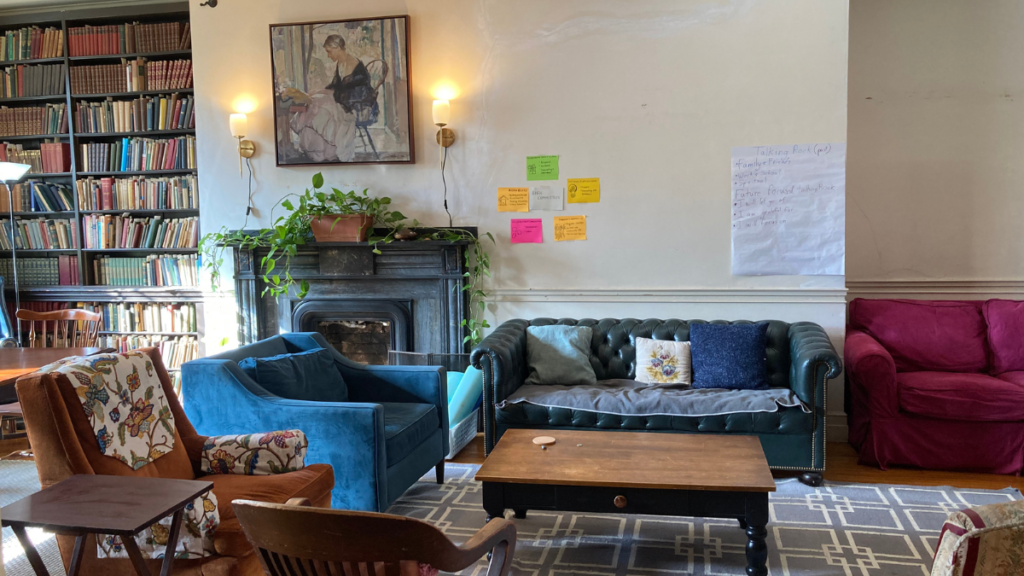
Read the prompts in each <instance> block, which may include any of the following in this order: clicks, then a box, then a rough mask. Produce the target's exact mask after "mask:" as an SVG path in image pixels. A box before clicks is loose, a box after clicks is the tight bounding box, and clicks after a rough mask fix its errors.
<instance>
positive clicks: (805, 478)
mask: <svg viewBox="0 0 1024 576" xmlns="http://www.w3.org/2000/svg"><path fill="white" fill-rule="evenodd" d="M823 480H824V479H823V478H822V476H821V472H804V473H803V474H801V475H800V481H801V482H803V483H804V484H807V485H808V486H814V487H815V488H816V487H818V486H821V483H822V481H823Z"/></svg>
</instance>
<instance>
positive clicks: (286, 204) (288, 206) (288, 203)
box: [281, 200, 295, 210]
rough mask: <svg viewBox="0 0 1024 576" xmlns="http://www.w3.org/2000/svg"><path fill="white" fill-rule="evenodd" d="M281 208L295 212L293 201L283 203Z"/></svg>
mask: <svg viewBox="0 0 1024 576" xmlns="http://www.w3.org/2000/svg"><path fill="white" fill-rule="evenodd" d="M281 206H284V207H285V209H286V210H295V206H294V205H293V204H292V201H291V200H285V201H284V202H281Z"/></svg>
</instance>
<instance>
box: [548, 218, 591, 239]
mask: <svg viewBox="0 0 1024 576" xmlns="http://www.w3.org/2000/svg"><path fill="white" fill-rule="evenodd" d="M586 239H587V217H586V216H555V242H564V241H566V240H586Z"/></svg>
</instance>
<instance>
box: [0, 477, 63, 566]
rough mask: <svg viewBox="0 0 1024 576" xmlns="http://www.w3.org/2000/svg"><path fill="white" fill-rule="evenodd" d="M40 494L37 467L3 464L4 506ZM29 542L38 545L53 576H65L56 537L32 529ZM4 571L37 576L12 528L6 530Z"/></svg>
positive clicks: (1, 495) (0, 495)
mask: <svg viewBox="0 0 1024 576" xmlns="http://www.w3.org/2000/svg"><path fill="white" fill-rule="evenodd" d="M38 491H39V474H37V473H36V463H35V462H32V461H30V460H0V506H6V505H8V504H10V503H12V502H17V501H18V500H21V499H22V498H24V497H25V496H28V495H29V494H34V493H36V492H38ZM27 532H28V537H29V539H31V540H32V543H33V544H35V547H36V550H38V551H39V555H40V556H42V557H43V563H45V564H46V567H47V568H48V569H49V571H50V576H64V563H63V562H61V559H60V550H59V549H58V548H57V541H56V540H55V539H54V538H53V534H51V533H48V532H44V531H43V530H39V529H35V528H29V529H28V530H27ZM3 542H4V544H3V546H4V569H5V570H6V571H7V576H35V572H33V571H32V566H31V565H30V564H29V563H28V559H27V558H25V550H24V549H22V547H21V544H19V543H18V538H17V537H16V536H15V535H14V532H13V531H11V529H10V528H4V529H3Z"/></svg>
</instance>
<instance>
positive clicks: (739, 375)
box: [690, 322, 768, 390]
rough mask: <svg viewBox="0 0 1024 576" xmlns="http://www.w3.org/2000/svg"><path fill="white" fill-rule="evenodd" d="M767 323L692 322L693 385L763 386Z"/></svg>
mask: <svg viewBox="0 0 1024 576" xmlns="http://www.w3.org/2000/svg"><path fill="white" fill-rule="evenodd" d="M767 332H768V323H767V322H759V323H757V324H692V325H690V350H691V355H692V364H693V387H694V388H729V389H732V390H766V389H767V388H768V369H767V367H766V365H765V347H766V346H767V343H768V337H767Z"/></svg>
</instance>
